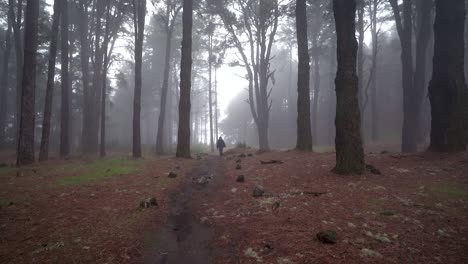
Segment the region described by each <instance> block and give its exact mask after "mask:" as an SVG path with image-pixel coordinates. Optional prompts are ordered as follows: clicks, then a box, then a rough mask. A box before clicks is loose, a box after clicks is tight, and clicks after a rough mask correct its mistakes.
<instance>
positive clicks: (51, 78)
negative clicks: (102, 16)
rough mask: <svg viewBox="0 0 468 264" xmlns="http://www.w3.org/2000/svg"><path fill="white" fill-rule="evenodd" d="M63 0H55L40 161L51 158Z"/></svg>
mask: <svg viewBox="0 0 468 264" xmlns="http://www.w3.org/2000/svg"><path fill="white" fill-rule="evenodd" d="M61 3H62V1H61V0H55V1H54V15H53V18H52V29H51V36H50V47H49V66H48V67H49V68H48V72H47V88H46V96H45V105H44V117H43V120H42V135H41V146H40V149H39V161H45V160H48V159H49V138H50V123H51V118H52V103H53V99H54V84H55V61H56V57H57V42H58V41H57V39H58V37H57V35H58V29H59V22H60V13H61V11H62V7H61Z"/></svg>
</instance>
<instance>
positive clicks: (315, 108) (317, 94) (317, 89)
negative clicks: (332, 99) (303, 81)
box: [312, 52, 320, 144]
mask: <svg viewBox="0 0 468 264" xmlns="http://www.w3.org/2000/svg"><path fill="white" fill-rule="evenodd" d="M319 98H320V58H319V54H318V52H316V54H315V55H314V101H313V104H312V122H313V123H312V132H313V134H314V135H315V137H314V138H315V140H314V141H313V143H314V144H317V138H318V122H319V120H318V110H319Z"/></svg>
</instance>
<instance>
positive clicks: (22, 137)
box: [16, 0, 39, 166]
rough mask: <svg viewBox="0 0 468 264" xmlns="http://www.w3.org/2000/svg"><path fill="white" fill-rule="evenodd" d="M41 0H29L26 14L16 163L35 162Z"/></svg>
mask: <svg viewBox="0 0 468 264" xmlns="http://www.w3.org/2000/svg"><path fill="white" fill-rule="evenodd" d="M38 19H39V1H38V0H28V1H27V8H26V16H25V34H24V36H25V39H24V43H25V44H24V68H23V81H22V89H21V115H20V116H21V118H20V126H19V136H18V150H17V159H16V164H17V165H18V166H21V165H27V164H31V163H33V162H34V128H35V123H34V121H35V110H34V104H35V102H34V101H35V90H36V64H37V58H36V56H37V47H38Z"/></svg>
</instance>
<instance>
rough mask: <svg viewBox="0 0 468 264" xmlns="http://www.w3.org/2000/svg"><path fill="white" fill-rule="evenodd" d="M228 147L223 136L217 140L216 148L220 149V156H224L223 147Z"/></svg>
mask: <svg viewBox="0 0 468 264" xmlns="http://www.w3.org/2000/svg"><path fill="white" fill-rule="evenodd" d="M225 147H226V143H225V142H224V140H223V138H222V137H219V139H218V142H216V148H217V149H218V150H219V156H223V149H224V148H225Z"/></svg>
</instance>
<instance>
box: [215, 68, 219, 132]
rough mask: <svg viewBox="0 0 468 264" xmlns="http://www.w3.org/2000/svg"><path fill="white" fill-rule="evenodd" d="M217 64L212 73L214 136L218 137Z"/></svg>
mask: <svg viewBox="0 0 468 264" xmlns="http://www.w3.org/2000/svg"><path fill="white" fill-rule="evenodd" d="M217 72H218V71H217V66H215V69H214V74H215V92H214V93H215V134H216V136H215V138H216V139H217V138H219V129H218V124H219V123H218V118H219V116H218V115H219V113H218V77H217Z"/></svg>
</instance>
